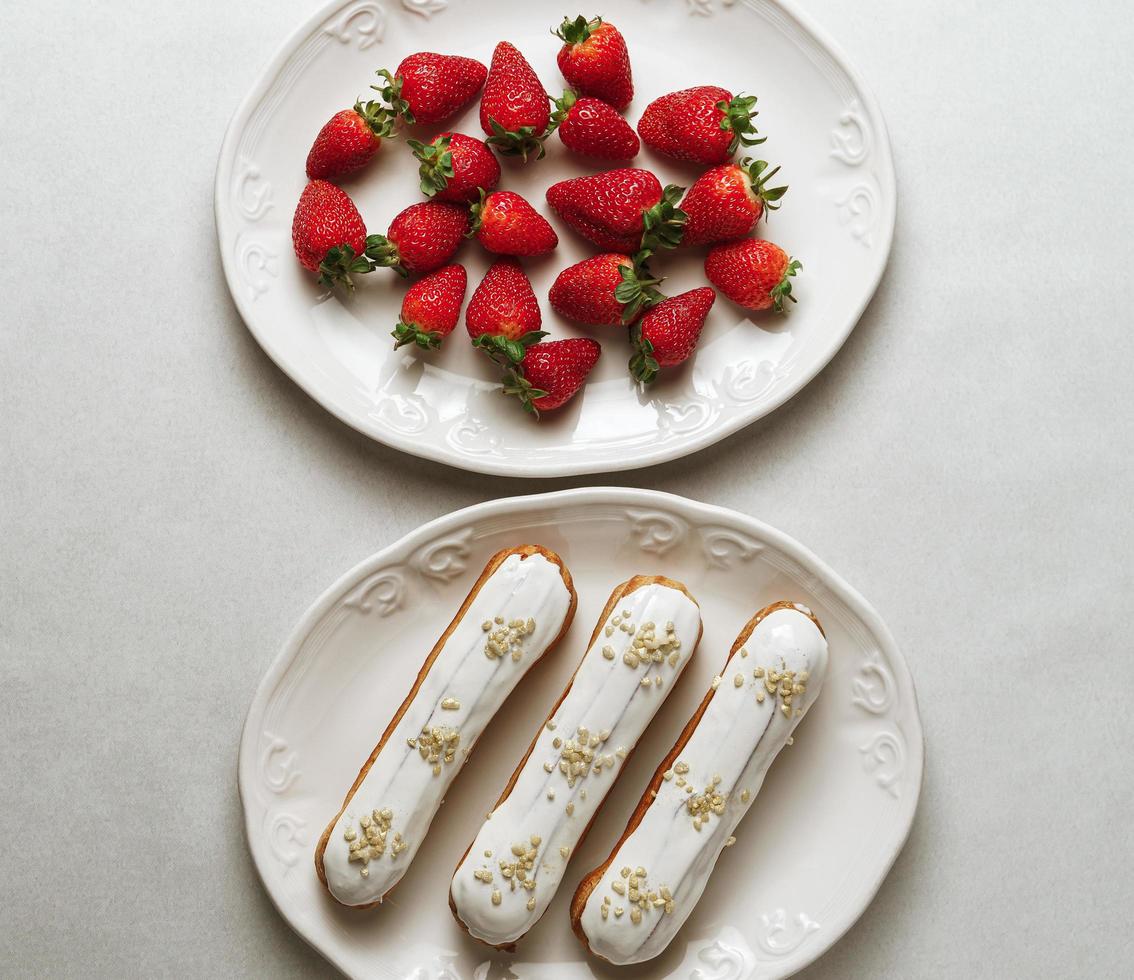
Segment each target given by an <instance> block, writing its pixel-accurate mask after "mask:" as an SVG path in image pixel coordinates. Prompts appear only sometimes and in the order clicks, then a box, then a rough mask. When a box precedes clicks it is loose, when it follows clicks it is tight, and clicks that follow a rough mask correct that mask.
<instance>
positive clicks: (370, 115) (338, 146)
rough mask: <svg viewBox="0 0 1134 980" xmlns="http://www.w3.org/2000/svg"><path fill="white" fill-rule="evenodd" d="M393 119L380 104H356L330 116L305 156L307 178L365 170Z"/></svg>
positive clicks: (388, 133) (330, 176)
mask: <svg viewBox="0 0 1134 980" xmlns="http://www.w3.org/2000/svg"><path fill="white" fill-rule="evenodd" d="M393 130H394V120H393V117H391V116H390V114H389V113H387V112H386V110H385V108H384V107H383V106H382V104H381V103H380V102H367V103H366V104H365V105H364V104H363V103H362V102H356V103H355V104H354V108H353V109H343V110H342V111H341V112H336V113H335V114H334V115H333V116H331V118H330V120H329V121H328V122H327V124H326V125H325V126H324V127H323V128H322V129H321V130H319V135H318V136H316V137H315V142H314V143H313V144H312V145H311V151H310V152H309V153H308V154H307V176H308V177H310V178H311V179H312V180H337V179H338V178H340V177H346V176H347V175H348V174H353V173H355V172H356V171H359V170H361V169H362V168H363V167H365V166H366V165H367V164H368V163H369V162H370V161H371V159H372V158H373V156H374V154H375V153H377V152H378V148H379V147H380V146H381V145H382V138H383V137H384V136H389V135H390V134H391V133H392V132H393Z"/></svg>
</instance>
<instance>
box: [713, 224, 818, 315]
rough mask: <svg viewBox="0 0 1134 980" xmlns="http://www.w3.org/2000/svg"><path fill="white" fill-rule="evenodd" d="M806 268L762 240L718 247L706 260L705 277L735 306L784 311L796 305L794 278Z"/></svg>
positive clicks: (714, 248)
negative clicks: (786, 306) (789, 304)
mask: <svg viewBox="0 0 1134 980" xmlns="http://www.w3.org/2000/svg"><path fill="white" fill-rule="evenodd" d="M801 268H803V266H802V265H801V264H800V263H799V262H797V261H796V260H795V259H792V258H789V257H788V254H787V252H785V251H784V250H783V249H782V248H780V247H779V246H778V245H773V244H772V243H771V242H767V241H764V240H763V239H762V238H745V239H744V240H743V241H739V242H729V243H727V244H725V245H716V246H714V247H713V248H712V249H711V250H710V251H709V257H708V258H707V259H705V275H706V276H708V279H709V282H711V283H712V284H713V285H714V286H716V287H717V289H719V290H720V291H721V292H722V293H724V294H725V295H726V296H727V297H728V298H729V299H731V300H732V301H733V302H734V303H737V304H739V305H740V306H744V307H746V308H748V309H750V310H767V309H775V311H776V312H777V313H783V312H784V300H785V299H789V300H791V301H792V302H793V303H794V302H795V297H794V296H792V294H791V279H792V276H794V275H795V274H796V273H797V272H798V271H799V270H800V269H801Z"/></svg>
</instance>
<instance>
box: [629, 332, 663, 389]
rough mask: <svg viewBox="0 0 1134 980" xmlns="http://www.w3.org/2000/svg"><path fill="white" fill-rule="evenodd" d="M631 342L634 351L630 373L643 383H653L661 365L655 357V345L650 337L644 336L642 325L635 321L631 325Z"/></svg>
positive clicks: (631, 356) (631, 357)
mask: <svg viewBox="0 0 1134 980" xmlns="http://www.w3.org/2000/svg"><path fill="white" fill-rule="evenodd" d="M630 344H631V346H632V347H633V348H634V353H633V354H631V355H630V375H631V377H633V378H634V380H635V381H638V382H640V383H641V384H644V385H648V384H652V383H653V381H654V379H655V378H656V377H657V376H658V371H659V370H660V369H661V365H659V364H658V362H657V359H656V358H655V357H654V345H653V344H652V343H650V340H649V338H648V337H644V336H642V325H641V324H640V323H635V324H633V325H632V326H631V327H630Z"/></svg>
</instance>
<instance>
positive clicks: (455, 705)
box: [441, 698, 461, 711]
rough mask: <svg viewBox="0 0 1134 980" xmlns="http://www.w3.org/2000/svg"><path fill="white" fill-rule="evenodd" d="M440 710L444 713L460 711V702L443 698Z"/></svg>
mask: <svg viewBox="0 0 1134 980" xmlns="http://www.w3.org/2000/svg"><path fill="white" fill-rule="evenodd" d="M441 708H442V710H444V711H460V709H461V702H460V701H458V700H457V699H456V698H445V699H444V700H443V701H442V702H441Z"/></svg>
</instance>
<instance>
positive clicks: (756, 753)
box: [571, 602, 827, 965]
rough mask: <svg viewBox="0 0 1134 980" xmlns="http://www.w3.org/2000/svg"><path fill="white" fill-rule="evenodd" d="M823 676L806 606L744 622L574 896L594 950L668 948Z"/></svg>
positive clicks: (625, 953) (621, 957)
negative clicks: (618, 833) (621, 829)
mask: <svg viewBox="0 0 1134 980" xmlns="http://www.w3.org/2000/svg"><path fill="white" fill-rule="evenodd" d="M826 668H827V640H826V638H825V636H824V634H823V630H822V628H821V627H820V625H819V622H818V620H817V619H816V618H815V617H814V616H813V615H812V613H811V612H810V610H808V609H806V608H805V607H803V606H800V605H796V604H794V603H790V602H776V603H773V604H772V605H770V606H768V607H766V608H765V609H762V610H761V611H760V612H758V613H757V614H756V615H755V616H754V617H753V618H752V619H751V620H750V621H749V622H748V623H747V624H746V625H745V627H744V629H743V630H741V633H740V635H739V636H738V637H737V639H736V642H735V643H734V644H733V646H732V649H731V651H730V655H729V658H728V662H727V664H726V666H725V669H724V670H723V671H722V672H721V673H720V675H719V676H717V677H716V678H714V680H713V684H712V686H711V687H710V689H709V691H708V693H707V694H706V695H705V698H704V700H703V701H702V702H701V705H700V707H698V709H697V711H696V712H695V713H694V714H693V717H692V718H691V719H690V720H689V723H688V724H687V725H686V726H685V729H684V731H682V733H681V736H680V737H679V738H678V740H677V744H676V745H674V747H673V749H672V750H671V751H670V753H669V754H668V755H667V756H666V757H665V759H664V760H663V761H662V763H661V765H660V766H659V767H658V769H657V772H655V773H654V777H653V779H652V780H651V781H650V784H649V786H648V788H647V789H646V792H645V794H644V795H643V796H642V799H641V801H640V802H639V803H638V807H637V809H635V811H634V813H633V814H632V815H631V817H630V822H629V824H628V825H627V827H626V831H625V833H624V834H623V835H622V837H621V838H620V839H619V840H618V841H617V843H616V844H615V846H614V849H613V850H612V851H611V853H610V856H609V857H608V858H607V859H606V861H605V862H604V863H603V864H602V865H600V866H599V867H598V868H596V869H595V870H594V871H592V872H591V873H590V874H588V875H587V876H586V877H585V878H584V879H583V881H582V882H581V883H580V885H579V887H578V889H577V890H576V892H575V895H574V898H573V899H572V901H571V926H572V928H573V929H574V930H575V934H576V935H577V936H578V937H579V939H580V940H581V941H582V943H583V944H584V945H585V946H586V947H587V949H588V950H589V951H590V952H592V953H594V954H595V955H596V956H599V957H601V958H602V959H604V960H608V961H609V962H611V963H614V964H618V965H623V964H628V963H641V962H643V961H645V960H649V959H653V958H654V957H655V956H657V955H659V954H660V953H661V952H662V951H663V950H665V948H666V947H667V946H668V945H669V944H670V942H671V941H672V940H673V937H674V936H675V935H676V934H677V931H678V930H679V929H680V928H681V926H682V924H683V923H684V922H685V920H686V919H687V918H688V917H689V915H690V913H692V911H693V908H694V907H695V906H696V904H697V900H698V899H699V898H700V897H701V894H702V892H703V891H704V890H705V886H706V885H707V884H708V881H709V876H710V874H712V870H713V867H714V866H715V865H716V862H717V860H718V858H719V857H720V856H721V852H722V851H723V850H724V849H725V848H726V847H728V846H729V845H730V844H732V843H733V842H734V841H735V838H734V837H733V831H734V830H735V829H736V826H737V824H738V823H739V822H740V820H741V818H742V817H743V816H744V815H745V813H747V812H748V808H749V807H750V806H751V805H752V803H753V801H754V800H755V799H756V794H757V793H759V791H760V786H761V784H762V783H763V782H764V776H765V775H766V773H767V772H768V768H769V766H771V764H772V762H773V761H774V760H775V758H776V756H777V755H778V754H779V752H780V750H781V749H782V748H783V747H784V746H785V745H788V744H790V742H791V739H792V733H793V732H794V731H795V726H796V725H797V724H799V722H800V720H801V719H802V718H803V716H804V715H805V714H806V713H807V711H808V709H809V708H810V707H811V705H812V704H813V703H814V702H815V699H816V698H817V697H818V696H819V692H820V689H821V688H822V685H823V675H824V673H825V672H826Z"/></svg>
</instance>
